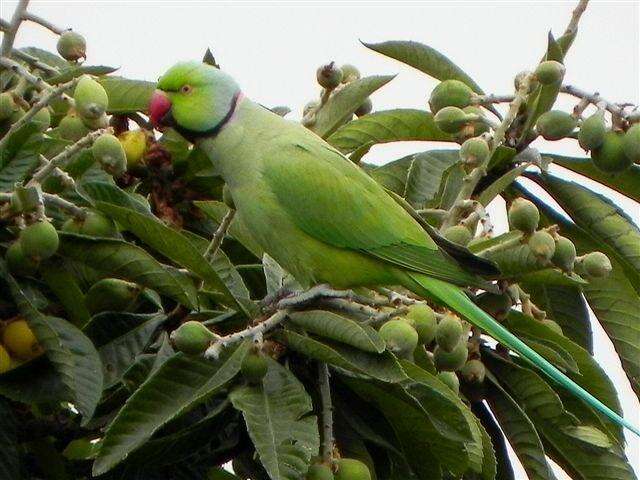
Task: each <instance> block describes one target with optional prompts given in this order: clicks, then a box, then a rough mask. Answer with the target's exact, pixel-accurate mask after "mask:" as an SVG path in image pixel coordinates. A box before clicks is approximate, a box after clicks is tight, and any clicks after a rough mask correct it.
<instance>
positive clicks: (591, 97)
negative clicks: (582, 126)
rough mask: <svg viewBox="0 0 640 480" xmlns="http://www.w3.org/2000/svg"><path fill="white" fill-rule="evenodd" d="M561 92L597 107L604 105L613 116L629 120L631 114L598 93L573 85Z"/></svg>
mask: <svg viewBox="0 0 640 480" xmlns="http://www.w3.org/2000/svg"><path fill="white" fill-rule="evenodd" d="M560 92H562V93H566V94H568V95H572V96H574V97H577V98H580V99H582V100H586V101H588V102H589V103H591V104H593V105H596V106H599V105H602V106H603V107H604V108H605V110H607V111H608V112H610V113H611V114H612V115H617V116H619V117H622V118H624V119H627V117H628V116H629V114H630V113H629V112H627V111H626V110H625V109H624V108H622V107H621V106H619V105H617V104H616V103H613V102H610V101H609V100H606V99H604V98H602V97H601V96H600V94H599V93H598V92H594V93H589V92H587V91H585V90H582V89H580V88H578V87H575V86H573V85H563V86H562V87H560Z"/></svg>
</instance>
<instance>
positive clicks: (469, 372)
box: [460, 359, 487, 383]
mask: <svg viewBox="0 0 640 480" xmlns="http://www.w3.org/2000/svg"><path fill="white" fill-rule="evenodd" d="M460 374H461V375H462V378H464V380H465V381H466V382H468V383H482V382H484V377H485V375H486V374H487V369H486V368H485V366H484V363H482V362H481V361H480V360H476V359H473V360H469V361H468V362H467V363H465V364H464V367H462V369H461V370H460Z"/></svg>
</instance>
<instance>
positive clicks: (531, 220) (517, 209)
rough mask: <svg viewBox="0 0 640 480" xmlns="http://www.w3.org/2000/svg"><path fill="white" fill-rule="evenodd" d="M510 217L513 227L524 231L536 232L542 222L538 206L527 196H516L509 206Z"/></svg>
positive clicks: (510, 223)
mask: <svg viewBox="0 0 640 480" xmlns="http://www.w3.org/2000/svg"><path fill="white" fill-rule="evenodd" d="M508 217H509V225H510V226H511V229H512V230H513V229H516V230H520V231H521V232H524V233H532V232H534V231H535V230H536V228H538V223H539V222H540V212H539V211H538V207H536V205H535V204H534V203H533V202H530V201H529V200H527V199H526V198H516V199H515V200H514V201H513V203H512V204H511V206H510V207H509V212H508Z"/></svg>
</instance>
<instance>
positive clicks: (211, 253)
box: [204, 208, 236, 260]
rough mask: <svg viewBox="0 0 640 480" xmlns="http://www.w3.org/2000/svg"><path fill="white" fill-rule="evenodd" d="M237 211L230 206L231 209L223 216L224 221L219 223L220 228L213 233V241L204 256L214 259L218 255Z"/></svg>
mask: <svg viewBox="0 0 640 480" xmlns="http://www.w3.org/2000/svg"><path fill="white" fill-rule="evenodd" d="M235 214H236V211H235V210H234V209H233V208H230V209H229V211H228V212H227V213H226V214H225V215H224V217H222V221H221V222H220V225H218V229H217V230H216V231H215V233H214V234H213V237H212V238H211V243H209V246H208V247H207V249H206V250H205V252H204V258H206V259H207V260H212V259H213V257H215V256H216V253H217V252H218V249H219V248H220V245H222V241H223V240H224V237H225V235H226V234H227V230H229V227H230V226H231V221H232V220H233V217H234V216H235Z"/></svg>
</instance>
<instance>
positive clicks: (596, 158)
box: [591, 132, 633, 173]
mask: <svg viewBox="0 0 640 480" xmlns="http://www.w3.org/2000/svg"><path fill="white" fill-rule="evenodd" d="M624 137H625V135H624V134H623V133H620V132H607V133H606V134H605V136H604V141H603V142H602V145H601V146H600V147H598V148H596V149H594V150H592V151H591V160H593V163H594V165H595V166H596V167H598V169H600V170H602V171H603V172H605V173H618V172H623V171H625V170H626V169H627V168H629V167H630V166H631V165H632V164H633V161H632V160H631V158H629V157H628V156H627V155H626V154H625V148H624Z"/></svg>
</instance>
